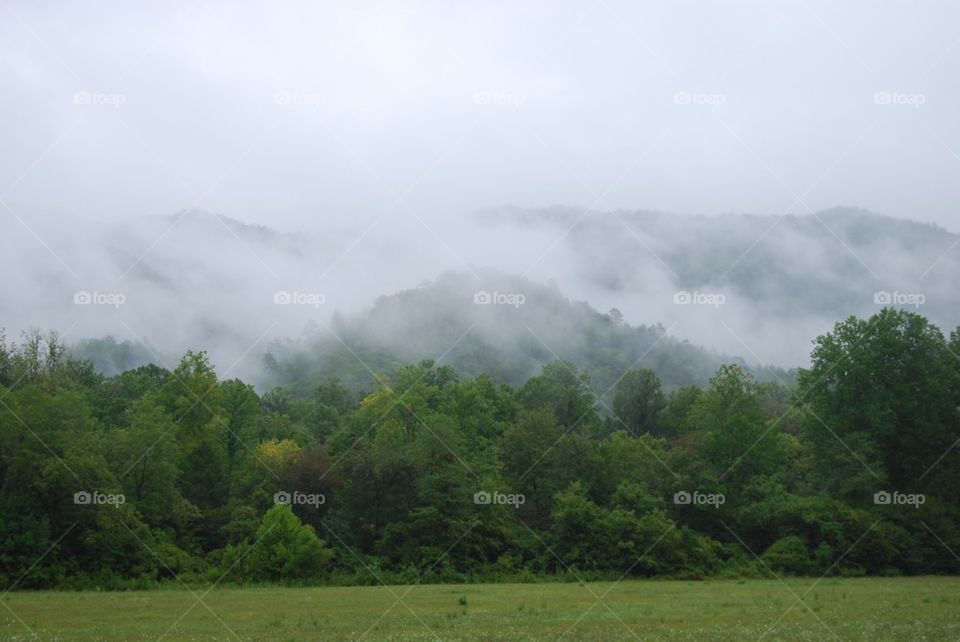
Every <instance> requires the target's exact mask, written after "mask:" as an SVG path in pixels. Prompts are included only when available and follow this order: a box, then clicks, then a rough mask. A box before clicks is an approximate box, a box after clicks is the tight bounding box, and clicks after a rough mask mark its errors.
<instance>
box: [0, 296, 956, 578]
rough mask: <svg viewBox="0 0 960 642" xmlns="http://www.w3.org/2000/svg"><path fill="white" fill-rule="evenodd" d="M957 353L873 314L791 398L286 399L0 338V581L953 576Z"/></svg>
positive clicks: (444, 385)
mask: <svg viewBox="0 0 960 642" xmlns="http://www.w3.org/2000/svg"><path fill="white" fill-rule="evenodd" d="M958 355H960V335H958V332H956V331H955V332H953V333H952V334H951V335H950V336H949V337H946V336H944V335H943V333H942V332H941V331H940V330H939V329H938V328H937V327H935V326H934V325H932V324H931V323H930V322H929V321H928V320H927V319H925V318H924V317H923V316H921V315H919V314H916V313H913V312H908V311H903V310H897V309H891V308H888V309H884V310H882V311H881V312H879V313H877V314H876V315H874V316H873V317H871V318H869V319H859V318H855V317H851V318H849V319H847V320H844V321H842V322H840V323H838V324H837V325H836V326H835V327H834V329H833V331H832V332H830V333H828V334H825V335H823V336H821V337H819V338H818V339H817V340H816V342H815V346H814V350H813V353H812V358H811V364H810V367H809V368H806V369H802V370H800V371H799V374H798V376H797V379H796V381H795V382H794V381H791V382H789V383H784V382H778V381H774V382H772V383H771V382H763V383H760V382H757V381H755V380H754V379H753V377H752V376H751V375H750V374H749V373H748V372H747V371H745V370H744V369H743V368H742V367H741V366H739V365H736V364H730V365H724V366H722V367H720V368H719V370H717V372H716V373H715V374H714V375H713V377H712V378H711V379H710V380H709V383H708V384H707V385H705V386H702V387H698V386H681V387H675V388H673V389H671V390H669V391H666V390H664V388H663V386H662V385H661V382H660V380H659V379H658V377H657V376H656V375H655V374H654V373H653V372H652V371H650V370H647V369H644V368H643V367H642V365H643V364H642V362H641V363H639V364H636V366H635V367H634V368H631V369H629V370H628V371H627V372H625V373H624V374H623V375H622V377H620V379H619V380H618V381H617V382H616V385H615V386H614V387H613V389H612V395H610V397H609V398H607V397H604V396H602V395H600V396H598V395H596V394H595V393H594V392H593V390H592V388H591V382H590V379H589V377H588V376H587V375H586V374H585V373H584V372H583V371H581V370H579V369H578V368H577V367H576V366H575V365H573V364H571V363H568V362H565V361H555V362H553V363H549V364H547V365H546V366H544V367H543V369H542V372H541V373H540V374H539V375H537V376H534V377H532V378H530V379H529V380H527V381H526V382H525V383H523V384H522V385H520V386H518V387H511V386H509V385H507V384H504V383H500V382H497V381H495V380H494V379H492V378H490V377H488V376H485V375H478V376H473V377H465V376H462V375H461V374H459V373H458V372H457V371H456V370H454V369H453V368H451V367H450V366H446V365H441V364H438V363H434V362H431V361H424V362H421V363H418V364H415V365H407V366H404V367H400V368H398V369H397V370H395V371H394V372H392V373H389V374H388V375H376V376H373V377H372V380H373V381H374V387H373V388H372V390H371V391H370V392H368V393H367V394H363V395H359V398H358V395H355V394H354V393H352V392H351V391H350V390H349V389H348V388H347V387H345V386H344V385H343V384H341V383H340V381H339V380H337V379H336V378H329V379H326V380H325V381H315V382H314V383H313V385H312V386H310V387H309V391H308V392H306V393H304V392H301V391H302V390H303V389H304V388H305V386H304V385H302V383H301V385H300V386H298V389H297V394H293V393H291V392H290V391H289V390H288V389H285V388H279V387H278V388H275V389H272V390H270V391H268V392H265V393H263V394H258V393H257V392H256V391H255V390H254V388H253V387H252V386H250V385H249V384H247V383H244V382H243V381H240V380H238V379H231V380H220V379H218V377H217V375H216V372H215V371H214V368H213V367H212V366H211V364H210V362H209V360H208V358H207V356H206V355H205V353H203V352H194V351H189V352H187V354H186V355H184V356H183V358H182V360H181V361H180V362H179V364H178V365H177V366H176V367H175V368H173V369H166V368H163V367H159V366H157V365H144V366H141V367H138V368H135V369H131V370H128V371H126V372H123V373H120V374H117V375H115V376H110V377H106V376H104V375H102V374H99V373H98V372H97V371H96V370H95V369H94V367H93V366H92V364H91V363H90V362H89V361H86V360H81V359H78V358H75V357H74V356H73V355H72V354H71V352H70V350H69V349H68V348H67V347H66V346H64V344H63V343H62V342H61V341H60V339H59V338H58V337H57V336H56V335H55V334H42V333H40V332H31V333H27V334H25V335H24V337H23V338H22V339H21V340H20V341H18V342H8V341H7V340H6V339H5V338H2V335H0V584H3V585H4V586H7V587H13V588H16V589H24V588H47V587H58V588H88V587H98V588H104V589H120V588H139V587H150V586H154V585H157V584H159V583H164V582H176V581H177V580H178V579H179V580H181V581H190V580H203V581H209V582H286V583H357V584H377V583H380V582H417V581H420V582H443V581H456V582H464V581H481V580H482V581H500V580H503V581H507V580H510V581H536V580H541V579H542V580H547V579H554V578H560V579H587V578H600V577H604V578H607V577H609V578H614V579H616V578H619V577H623V576H666V577H684V578H697V577H705V576H715V575H720V576H760V575H765V576H769V575H771V574H773V575H782V574H801V575H817V576H819V575H826V574H829V575H863V574H868V575H888V574H926V573H956V572H957V571H958V570H960V559H958V557H957V556H956V555H955V554H954V553H953V552H952V551H960V530H958V527H957V524H958V523H960V519H958V518H960V502H958V499H957V498H958V493H960V466H958V464H960V447H958V441H960V414H958V407H960V357H958Z"/></svg>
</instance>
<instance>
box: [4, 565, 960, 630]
mask: <svg viewBox="0 0 960 642" xmlns="http://www.w3.org/2000/svg"><path fill="white" fill-rule="evenodd" d="M815 582H816V580H814V579H788V580H785V582H780V581H777V580H745V581H744V580H741V581H733V580H731V581H720V580H717V581H706V582H681V581H624V582H621V583H618V584H613V583H604V582H591V583H587V584H585V585H584V584H553V583H551V584H482V585H430V586H413V587H411V586H391V587H389V588H388V587H342V588H302V589H298V588H252V589H239V588H217V589H214V590H212V591H211V592H209V593H208V594H206V595H204V591H202V590H200V591H197V592H196V594H193V593H191V592H190V591H188V590H185V589H181V590H163V591H149V592H129V593H97V592H85V593H55V592H24V593H11V594H8V595H6V596H5V597H3V599H2V601H0V604H2V605H3V606H0V640H28V639H40V640H157V639H161V638H162V639H163V640H237V639H240V640H280V641H285V640H337V641H340V640H357V639H364V640H396V641H400V640H438V639H439V640H491V641H493V640H558V639H560V638H561V637H563V636H564V635H565V636H566V637H564V638H563V639H566V640H596V641H608V640H636V639H640V640H663V639H668V640H758V639H761V638H763V639H764V640H827V639H843V640H911V641H912V640H960V578H943V577H924V578H896V579H824V580H821V581H820V582H819V583H816V585H815V586H813V585H814V584H815ZM811 586H813V588H812V589H811ZM801 596H803V602H802V603H798V602H797V600H798V598H799V597H801ZM198 597H202V598H203V600H202V602H198V601H197V598H198ZM398 598H400V601H398ZM598 598H602V601H600V602H598ZM4 607H5V608H4ZM791 607H792V608H791ZM28 627H29V629H28ZM34 634H35V635H36V637H34Z"/></svg>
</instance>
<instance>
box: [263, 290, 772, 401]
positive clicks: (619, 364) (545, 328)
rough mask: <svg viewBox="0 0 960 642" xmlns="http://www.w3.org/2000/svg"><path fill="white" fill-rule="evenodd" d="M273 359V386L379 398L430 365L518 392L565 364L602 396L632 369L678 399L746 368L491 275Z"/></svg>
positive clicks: (409, 300)
mask: <svg viewBox="0 0 960 642" xmlns="http://www.w3.org/2000/svg"><path fill="white" fill-rule="evenodd" d="M264 358H265V363H266V364H267V365H268V370H269V373H270V374H269V377H268V382H269V383H268V385H283V386H287V387H290V388H292V389H294V390H295V391H297V392H301V393H306V392H307V391H309V389H311V388H312V387H313V386H315V385H316V384H317V383H318V382H320V381H323V380H325V379H326V378H327V377H331V376H336V377H339V378H341V379H342V380H344V382H345V383H346V384H347V385H348V387H351V388H353V389H360V390H370V389H372V388H373V387H374V386H375V385H376V384H375V381H374V374H377V375H379V374H389V373H390V372H391V371H392V370H394V369H395V368H396V367H398V366H400V365H403V364H406V363H411V362H419V361H421V360H427V359H432V360H435V361H436V362H438V363H440V364H446V365H450V366H452V367H453V368H454V369H456V370H457V371H459V372H461V373H463V374H465V375H468V376H473V375H478V374H486V375H489V376H490V377H492V378H494V379H495V380H497V381H500V382H503V383H508V384H511V385H514V386H516V385H520V384H522V383H523V382H524V381H526V380H527V379H528V378H529V377H531V376H532V375H534V374H537V373H539V371H540V369H541V367H542V366H543V365H544V364H546V363H549V362H551V361H554V360H556V359H564V360H566V361H569V362H570V363H572V364H573V365H574V366H576V367H577V368H580V369H583V370H585V371H586V372H587V373H588V374H589V375H590V378H591V382H592V385H593V388H594V390H595V392H597V393H599V394H604V393H605V392H607V391H608V390H609V389H610V388H611V387H612V386H613V385H615V383H616V382H617V380H618V379H619V378H620V376H621V375H623V373H624V372H626V371H627V370H628V369H629V368H631V367H638V368H650V369H652V370H654V371H655V372H656V373H657V374H658V375H659V376H660V378H661V379H662V380H663V383H664V385H665V387H666V388H668V389H672V388H676V387H678V386H682V385H694V384H696V385H702V384H704V383H706V381H707V379H709V378H710V376H711V375H712V374H713V373H714V372H715V371H716V370H717V368H718V367H719V366H720V365H721V364H723V363H731V362H737V363H743V360H742V359H740V358H738V357H731V356H725V355H720V354H717V353H715V352H712V351H708V350H705V349H703V348H700V347H698V346H695V345H693V344H691V343H689V342H687V341H683V340H680V339H678V338H676V337H673V336H670V335H669V334H668V333H667V331H666V330H665V329H664V327H663V326H661V325H652V326H646V325H639V326H631V325H629V324H627V323H624V322H623V320H622V318H621V317H620V315H619V312H617V311H615V310H611V312H609V313H607V314H601V313H600V312H598V311H596V310H594V309H593V308H592V307H590V305H588V304H587V303H586V302H583V301H572V300H570V299H568V298H567V297H565V296H564V295H563V294H562V293H561V292H560V291H559V290H558V289H557V288H556V287H552V286H546V285H541V284H538V283H536V282H534V281H531V280H529V279H525V278H523V277H518V276H509V275H504V274H499V273H496V272H491V271H485V272H482V273H481V274H480V275H479V279H478V278H475V277H474V276H472V275H470V274H467V273H463V272H456V273H454V272H449V273H445V274H443V275H441V276H440V277H439V278H437V279H436V280H434V281H432V282H428V283H424V284H421V285H420V287H417V288H413V289H409V290H404V291H402V292H398V293H396V294H393V295H390V296H383V297H380V298H379V299H377V301H376V303H375V304H374V305H373V307H372V308H371V309H369V310H368V311H366V312H365V313H363V314H358V315H354V316H351V317H349V318H348V317H343V316H338V317H337V318H335V319H334V321H333V322H332V323H330V324H317V325H314V326H313V327H312V328H311V329H310V331H309V332H308V333H307V335H306V336H305V337H304V338H302V339H300V340H297V341H289V340H288V341H278V342H275V343H274V344H273V345H272V346H271V347H270V350H269V351H268V352H267V354H266V355H265V357H264ZM755 372H756V374H757V375H758V377H759V378H760V379H764V380H769V379H772V378H774V377H777V378H781V379H783V378H788V377H789V375H788V374H787V373H785V372H783V371H780V370H776V369H769V370H766V369H757V370H756V371H755Z"/></svg>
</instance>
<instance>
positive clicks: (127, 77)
mask: <svg viewBox="0 0 960 642" xmlns="http://www.w3.org/2000/svg"><path fill="white" fill-rule="evenodd" d="M957 24H960V7H958V6H957V5H956V4H954V3H947V2H944V3H936V2H930V3H924V4H923V5H922V6H918V5H916V4H913V3H899V2H898V3H882V4H877V3H868V2H851V3H843V4H840V5H838V4H837V3H828V2H804V1H800V2H785V3H764V2H725V3H707V2H700V3H697V2H663V3H642V4H637V3H617V2H600V3H559V2H550V3H507V2H502V3H501V2H476V3H472V2H468V3H455V4H454V3H450V4H441V3H425V2H424V3H416V2H411V3H336V4H334V3H296V2H295V3H283V4H282V5H277V4H276V3H244V4H243V5H237V4H235V3H226V2H205V3H202V4H197V3H175V2H171V3H158V4H156V5H150V6H147V5H142V6H137V5H127V4H121V3H67V2H55V3H45V4H43V5H41V4H39V3H29V2H11V1H8V0H5V1H4V2H3V3H0V56H2V61H3V64H2V66H0V95H2V96H3V100H2V102H0V141H2V145H3V149H4V152H3V154H2V155H0V251H2V257H0V266H2V268H3V270H4V274H5V285H4V287H3V288H2V289H0V313H2V315H0V327H5V328H6V329H7V333H8V334H9V335H15V334H16V333H18V332H19V331H21V330H23V329H25V328H28V327H40V328H51V329H55V330H57V331H59V332H61V333H65V334H66V336H67V338H68V340H76V339H79V338H83V337H98V336H103V335H106V334H110V335H113V336H115V337H116V338H117V339H121V340H122V339H130V340H133V339H136V340H138V341H140V340H144V341H146V342H148V343H149V345H150V346H151V347H152V349H155V350H157V352H158V354H159V355H161V356H163V357H164V359H167V358H175V357H176V355H177V354H179V353H180V352H182V351H183V350H184V349H186V348H187V347H196V348H206V349H209V350H211V352H212V354H213V355H214V357H215V360H216V361H217V365H218V367H219V368H220V370H221V371H225V370H229V369H230V368H231V366H233V365H234V364H238V365H237V367H236V370H237V372H235V373H234V374H237V373H239V372H245V371H249V369H250V368H253V367H254V366H253V365H252V362H251V361H250V359H252V358H253V357H255V356H256V355H257V354H258V353H259V352H260V351H261V350H262V349H263V348H264V347H265V346H266V345H267V344H268V343H269V341H270V340H272V339H275V338H278V337H284V336H293V337H295V336H298V335H299V334H300V333H301V332H302V331H303V329H304V327H305V326H306V324H307V323H308V322H310V321H311V320H313V321H316V322H319V323H322V324H327V323H329V322H330V319H331V318H332V316H333V314H334V312H339V313H341V314H344V315H346V318H348V319H349V318H350V315H354V314H362V313H363V311H364V310H366V309H369V307H370V306H371V305H372V304H373V302H374V300H375V299H376V297H378V296H381V295H388V294H391V293H394V292H396V291H398V290H401V289H404V288H411V287H416V286H418V285H419V284H421V283H423V282H424V281H428V280H431V279H434V278H436V277H437V276H438V275H439V274H441V273H442V272H444V271H447V270H454V271H458V272H462V273H464V274H467V275H471V276H472V277H475V280H476V281H477V290H480V289H483V288H487V287H490V288H494V289H495V288H496V283H495V279H494V282H491V281H490V278H489V277H488V276H486V275H487V274H489V273H488V272H487V270H488V269H491V268H492V269H494V270H496V271H498V272H500V273H503V274H511V275H522V276H525V277H527V278H529V279H532V280H533V281H535V282H538V283H554V284H555V285H556V287H557V288H558V289H559V290H560V291H562V292H564V293H565V294H566V295H568V296H570V297H572V298H575V299H578V300H584V301H587V302H588V303H590V304H591V305H592V306H594V307H595V308H597V309H598V310H600V311H605V310H607V309H609V308H610V307H617V308H619V309H620V310H622V311H623V312H624V315H625V318H626V320H627V322H629V323H633V324H639V323H643V324H655V323H663V325H664V326H665V327H667V328H669V331H670V332H671V334H674V335H676V336H680V337H684V338H688V339H690V340H691V341H693V342H696V343H698V344H701V345H704V346H706V347H708V348H713V349H716V350H718V351H720V352H724V353H728V354H735V355H738V356H741V357H743V358H744V359H746V360H748V361H751V362H765V363H766V362H769V363H775V364H778V365H782V366H792V365H802V364H803V363H804V360H805V355H807V354H808V353H809V348H810V341H811V340H812V339H813V337H814V336H815V335H816V334H817V333H819V332H822V331H824V330H826V329H828V328H829V327H830V324H832V323H833V322H835V321H837V320H839V319H840V318H841V317H842V316H844V315H846V314H864V313H870V312H871V311H875V310H876V309H877V307H876V305H875V303H874V297H875V295H876V294H877V293H882V292H890V293H897V294H900V295H907V296H909V295H917V294H919V295H922V297H923V299H924V301H923V303H922V304H920V305H922V306H926V307H924V308H923V311H924V312H926V313H928V314H930V316H931V317H933V318H934V320H935V321H936V322H937V323H940V324H941V326H942V327H944V328H946V329H949V328H951V327H955V326H956V325H957V324H958V323H960V318H957V315H956V314H955V311H956V310H957V307H956V306H957V303H958V301H957V300H956V295H955V294H954V293H953V288H952V287H951V284H953V283H955V282H956V277H957V271H958V263H957V254H958V253H960V250H956V249H955V245H956V244H957V241H958V238H960V237H957V236H956V234H955V233H956V232H958V231H960V218H958V216H960V215H958V212H957V205H956V204H957V203H958V202H960V199H958V197H960V181H958V180H957V176H958V173H960V156H958V152H960V122H958V120H957V118H956V113H958V110H960V89H958V87H957V84H956V82H955V81H956V78H957V77H958V71H960V69H958V68H960V32H958V31H957V28H956V25H957ZM836 206H850V207H858V208H864V209H865V210H869V211H870V212H875V213H877V214H879V215H885V216H886V217H894V218H898V219H906V220H909V221H914V222H917V223H924V224H926V223H934V224H936V225H937V226H939V227H929V226H919V225H913V226H909V225H906V224H901V223H898V222H897V221H894V220H892V219H891V218H885V217H883V216H877V215H873V214H865V213H863V212H860V213H850V212H851V211H846V214H844V213H843V212H841V213H837V212H825V211H826V210H830V208H834V207H836ZM725 213H726V214H725ZM729 213H743V214H750V215H755V216H733V215H730V214H729ZM785 215H796V216H795V217H790V216H785ZM224 217H226V218H224ZM256 226H266V228H265V229H259V228H257V227H256ZM284 292H286V293H289V294H291V295H292V296H293V295H298V296H299V295H304V296H305V297H306V298H303V297H301V298H300V299H298V300H299V301H300V302H301V303H303V305H277V304H276V303H275V302H274V297H275V296H277V295H278V293H284ZM682 292H689V293H690V294H702V295H707V296H710V295H719V294H722V295H723V303H722V305H717V306H711V305H709V304H707V305H678V304H677V303H675V302H674V300H675V297H676V296H677V295H678V293H682ZM78 293H90V294H91V296H99V298H97V299H95V300H94V301H93V302H92V304H76V303H74V299H75V297H76V296H77V295H78ZM116 295H119V296H120V297H121V299H122V300H120V299H117V298H116ZM111 296H113V298H109V297H111ZM310 296H314V298H313V299H310V298H309V297H310ZM471 296H472V291H468V292H464V298H463V301H464V302H465V303H469V302H470V300H471ZM312 302H313V303H316V305H313V304H312ZM896 302H897V301H894V303H896ZM901 302H902V303H904V304H905V305H908V306H914V307H919V306H915V303H916V301H915V300H908V299H904V300H903V301H901ZM243 364H246V365H243ZM168 365H169V364H168ZM244 368H246V370H244Z"/></svg>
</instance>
